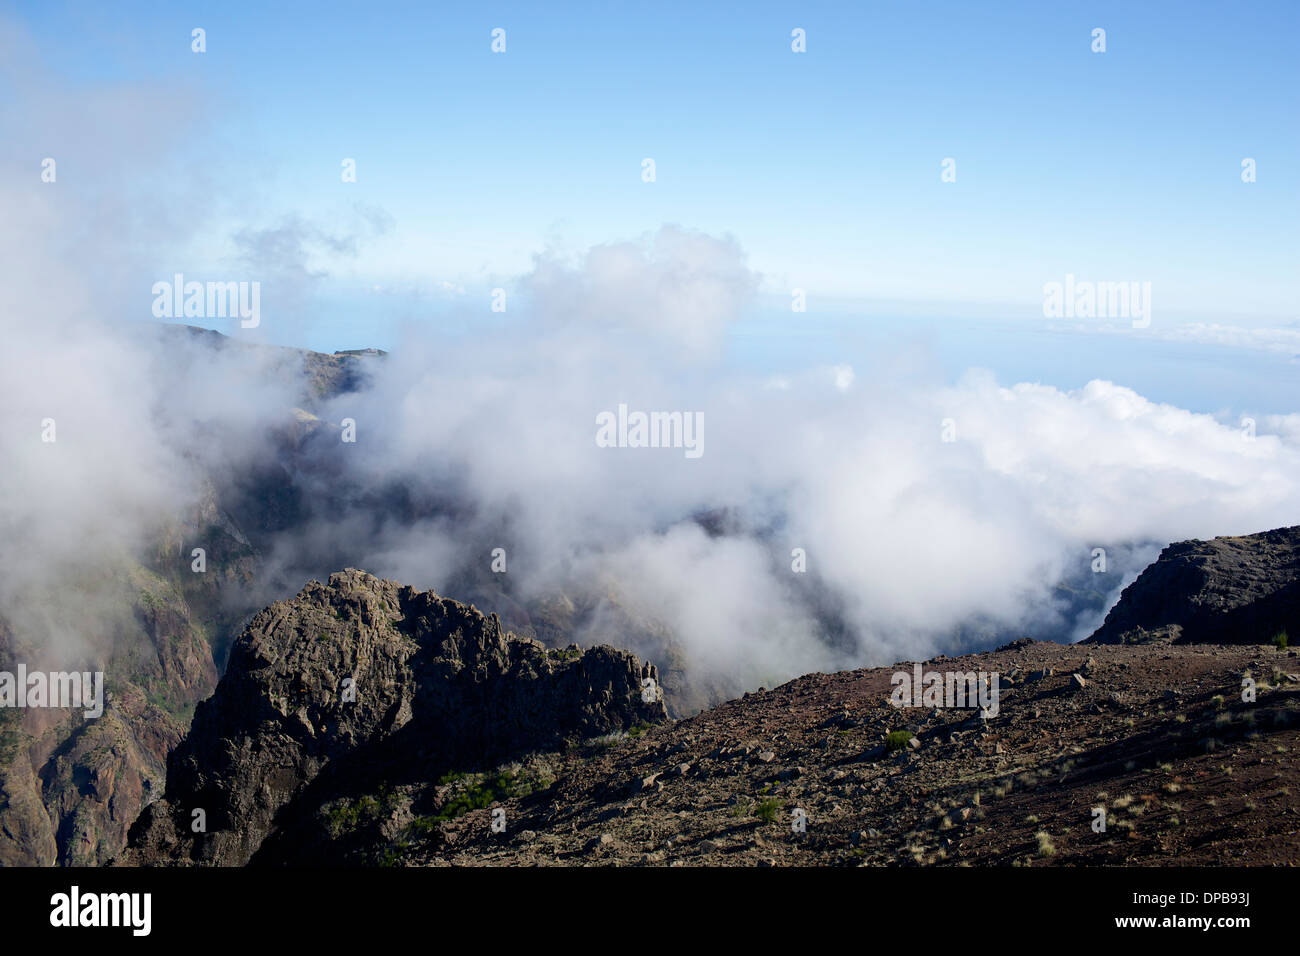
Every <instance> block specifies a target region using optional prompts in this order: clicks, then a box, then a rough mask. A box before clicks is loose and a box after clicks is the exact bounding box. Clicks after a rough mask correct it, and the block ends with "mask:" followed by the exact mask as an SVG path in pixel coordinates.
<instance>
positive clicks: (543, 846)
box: [388, 641, 1300, 866]
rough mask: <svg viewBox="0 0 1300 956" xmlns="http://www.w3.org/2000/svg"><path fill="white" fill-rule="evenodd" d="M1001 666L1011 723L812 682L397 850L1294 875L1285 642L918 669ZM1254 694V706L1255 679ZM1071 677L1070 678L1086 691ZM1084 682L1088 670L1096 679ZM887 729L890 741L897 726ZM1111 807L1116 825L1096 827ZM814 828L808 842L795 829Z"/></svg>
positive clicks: (946, 661)
mask: <svg viewBox="0 0 1300 956" xmlns="http://www.w3.org/2000/svg"><path fill="white" fill-rule="evenodd" d="M924 668H925V670H926V671H930V670H939V671H948V670H954V671H962V672H965V671H976V672H978V671H987V672H998V673H1000V675H1001V676H1000V681H1001V685H1002V692H1001V700H1000V712H999V713H998V715H997V716H996V717H994V718H991V719H987V720H984V719H981V718H980V717H979V716H978V714H977V713H976V712H973V711H969V710H956V709H944V708H916V709H910V708H904V709H899V708H895V707H894V706H893V705H892V704H891V703H890V702H889V696H890V692H891V677H892V675H893V674H894V673H895V672H897V671H906V672H911V670H912V665H911V663H910V662H904V663H900V664H897V665H895V666H894V667H887V668H876V669H872V670H860V671H852V672H845V673H839V674H831V675H826V674H811V675H808V676H806V677H801V678H799V679H797V680H794V681H791V682H790V683H788V684H786V685H784V686H782V687H779V688H776V689H775V690H770V691H761V692H759V693H755V694H747V695H745V697H743V698H742V699H740V700H735V701H731V702H729V703H727V704H725V705H723V706H721V707H718V708H715V709H713V710H710V711H706V712H704V713H702V714H699V715H697V716H695V717H693V718H690V719H688V720H683V721H679V722H677V723H675V724H672V725H670V726H664V727H656V728H653V729H650V730H649V731H647V732H646V733H644V734H642V735H640V736H636V737H630V738H622V739H617V740H611V741H607V742H604V746H593V747H590V748H588V749H587V750H586V751H584V752H581V753H575V754H570V755H567V756H556V757H554V758H552V767H553V771H554V774H555V781H554V783H552V784H551V785H550V786H549V787H548V788H546V789H545V790H544V791H542V792H540V793H531V794H528V795H526V796H522V797H503V798H502V799H500V800H499V802H498V803H496V804H495V809H499V810H501V811H502V812H503V815H504V819H505V820H507V821H508V827H507V829H506V830H505V832H495V831H494V830H493V828H492V826H491V822H492V813H493V809H494V807H485V808H480V809H474V810H471V811H469V812H467V813H465V814H464V815H462V816H460V817H458V818H456V819H454V820H451V821H442V822H439V823H438V825H437V826H436V827H430V828H428V829H427V830H426V831H425V832H424V833H423V834H422V835H421V837H420V839H418V840H415V841H408V842H404V843H402V844H393V845H391V846H390V848H389V856H388V859H389V860H390V861H391V862H394V863H399V864H403V865H454V866H480V865H494V866H557V865H584V864H597V865H630V866H681V865H688V866H696V865H707V866H719V865H721V866H773V865H781V866H804V865H818V866H827V865H830V866H859V865H887V866H892V865H901V866H917V865H958V866H961V865H1001V866H1007V865H1010V866H1022V865H1027V866H1046V865H1061V864H1065V865H1123V864H1147V865H1171V864H1188V865H1207V866H1210V865H1212V866H1219V865H1244V864H1251V865H1275V864H1283V865H1288V864H1289V865H1294V864H1295V863H1296V862H1297V861H1300V814H1298V813H1297V794H1298V793H1300V673H1298V672H1300V660H1297V659H1296V656H1295V652H1294V651H1280V650H1278V649H1276V648H1273V647H1242V646H1230V647H1224V646H1211V645H1200V646H1195V647H1169V646H1160V645H1144V646H1102V647H1095V648H1084V647H1081V646H1079V645H1075V646H1067V645H1060V644H1053V643H1046V642H1032V641H1023V642H1018V643H1017V644H1016V645H1013V646H1008V647H1006V648H1004V649H1002V650H999V651H996V652H992V653H986V654H979V655H972V656H969V657H964V658H956V659H954V658H941V659H936V660H933V661H929V662H926V663H925V665H924ZM1245 673H1249V674H1251V675H1253V677H1254V679H1256V680H1257V681H1258V682H1259V684H1258V688H1257V696H1256V699H1255V700H1254V701H1253V702H1250V703H1247V702H1245V701H1243V700H1242V688H1241V685H1242V675H1243V674H1245ZM1076 675H1077V678H1076ZM1085 675H1086V676H1085ZM891 734H892V735H894V736H893V737H892V740H891V736H890V735H891ZM1094 808H1103V809H1104V811H1105V814H1106V824H1107V825H1106V829H1105V832H1096V831H1094V829H1093V824H1094V821H1095V820H1097V819H1099V817H1098V816H1097V815H1096V811H1095V809H1094ZM801 819H802V832H798V831H799V829H800V828H799V827H797V826H796V824H797V823H798V822H800V820H801Z"/></svg>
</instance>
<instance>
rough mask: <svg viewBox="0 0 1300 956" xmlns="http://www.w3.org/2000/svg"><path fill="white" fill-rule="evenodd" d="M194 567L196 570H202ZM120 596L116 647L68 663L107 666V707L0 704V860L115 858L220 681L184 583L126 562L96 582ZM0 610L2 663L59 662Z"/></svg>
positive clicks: (106, 595)
mask: <svg viewBox="0 0 1300 956" xmlns="http://www.w3.org/2000/svg"><path fill="white" fill-rule="evenodd" d="M195 577H197V576H195ZM94 593H95V594H96V596H98V597H99V598H100V599H101V601H102V602H103V606H110V607H111V606H114V605H115V604H120V605H121V606H122V607H123V613H122V614H120V615H119V616H118V618H119V619H118V620H117V622H116V626H115V630H114V634H115V637H116V642H115V643H114V644H113V646H111V647H107V648H105V647H103V646H95V647H90V648H87V650H86V652H85V657H84V658H83V659H80V660H78V661H76V662H75V665H76V666H75V667H74V668H73V669H77V670H91V671H97V670H102V671H103V672H104V691H105V695H106V697H107V701H106V703H105V706H104V712H103V714H102V715H101V716H100V717H98V718H96V719H86V718H85V717H84V716H83V711H82V709H80V708H72V709H62V708H28V709H21V710H20V709H16V708H15V709H4V710H0V865H17V866H48V865H52V864H65V865H98V864H103V863H106V862H108V861H109V860H112V859H113V858H114V857H116V856H117V855H118V854H119V853H120V852H121V848H122V846H123V845H124V843H125V840H126V833H127V829H128V828H129V827H130V826H131V824H132V823H133V822H134V821H135V819H136V817H138V816H139V813H140V810H141V808H142V807H143V806H144V805H145V804H146V803H147V802H148V801H149V800H150V799H152V798H153V797H154V796H156V795H157V794H158V793H160V792H161V790H162V783H163V778H164V772H165V767H166V759H167V753H168V751H169V750H171V749H172V747H174V746H176V744H177V743H178V742H179V741H180V739H181V737H182V736H183V735H184V732H185V726H186V724H187V723H188V721H189V716H190V712H191V710H192V708H193V707H194V705H195V704H196V703H197V702H198V701H199V700H200V699H201V698H203V697H206V696H207V695H208V694H210V693H211V692H212V688H213V687H215V686H216V681H217V670H216V666H215V664H214V662H213V659H212V652H211V649H210V647H209V644H208V642H207V639H206V637H205V626H204V622H203V620H202V619H201V618H200V617H199V616H198V615H197V614H196V613H195V612H194V610H193V608H192V607H191V605H190V603H189V601H188V600H187V599H186V596H185V594H184V593H183V591H182V589H181V588H180V587H179V586H177V585H176V584H175V582H173V581H169V580H166V579H164V578H162V577H160V576H159V575H157V574H155V573H153V572H151V571H149V570H148V569H146V568H144V567H141V566H138V565H123V566H122V567H121V568H119V569H117V570H115V571H114V572H113V573H111V574H108V575H107V576H106V580H105V581H104V582H101V584H100V585H99V590H97V591H95V592H94ZM42 650H43V649H42V648H40V647H34V646H31V645H30V644H28V643H25V642H24V641H23V640H22V638H21V637H20V636H19V635H17V634H15V633H14V632H13V631H12V630H11V629H10V628H9V627H8V625H7V624H6V623H5V622H4V621H3V620H0V670H5V671H9V672H11V673H12V672H13V670H14V668H15V667H16V665H17V664H18V663H19V662H21V663H24V664H26V665H28V666H30V667H33V668H36V669H44V668H46V667H51V668H54V669H62V668H63V667H64V666H66V665H67V662H66V661H63V660H58V659H54V658H50V657H48V656H43V653H42Z"/></svg>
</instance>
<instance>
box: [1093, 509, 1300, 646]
mask: <svg viewBox="0 0 1300 956" xmlns="http://www.w3.org/2000/svg"><path fill="white" fill-rule="evenodd" d="M1282 632H1287V633H1289V634H1290V635H1294V636H1300V527H1292V528H1277V529H1275V530H1273V531H1266V532H1263V533H1262V534H1252V535H1245V536H1242V537H1223V538H1214V539H1213V540H1211V541H1180V542H1178V543H1177V544H1171V545H1169V547H1167V548H1165V549H1164V550H1163V551H1162V552H1161V553H1160V557H1159V558H1158V559H1157V560H1156V561H1155V562H1154V563H1153V564H1151V565H1150V566H1149V567H1148V568H1147V569H1146V570H1145V571H1143V572H1142V574H1141V575H1140V576H1139V577H1138V579H1137V580H1136V581H1134V582H1133V583H1132V584H1131V585H1129V586H1128V587H1127V588H1125V589H1124V592H1123V594H1122V595H1121V596H1120V599H1119V602H1118V603H1117V604H1116V605H1115V607H1113V608H1112V609H1111V611H1110V613H1109V614H1107V615H1106V620H1105V623H1103V624H1102V626H1101V627H1100V628H1099V629H1098V630H1097V631H1096V633H1094V634H1093V635H1092V636H1091V637H1090V638H1088V642H1089V643H1093V644H1124V643H1134V642H1143V641H1151V640H1168V641H1174V642H1178V643H1220V644H1263V643H1267V642H1269V641H1271V640H1272V639H1273V638H1274V637H1276V636H1277V635H1278V634H1280V633H1282Z"/></svg>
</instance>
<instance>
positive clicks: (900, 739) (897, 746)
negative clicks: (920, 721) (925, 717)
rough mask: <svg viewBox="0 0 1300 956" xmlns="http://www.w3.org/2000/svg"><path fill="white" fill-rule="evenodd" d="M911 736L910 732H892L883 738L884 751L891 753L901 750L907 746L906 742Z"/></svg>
mask: <svg viewBox="0 0 1300 956" xmlns="http://www.w3.org/2000/svg"><path fill="white" fill-rule="evenodd" d="M913 736H914V734H913V733H912V732H911V731H910V730H895V731H892V732H891V733H890V735H889V736H888V737H886V738H885V749H886V750H888V751H890V752H891V753H892V752H893V751H895V750H902V749H903V748H904V747H906V746H907V744H908V741H910V740H911V739H912V737H913Z"/></svg>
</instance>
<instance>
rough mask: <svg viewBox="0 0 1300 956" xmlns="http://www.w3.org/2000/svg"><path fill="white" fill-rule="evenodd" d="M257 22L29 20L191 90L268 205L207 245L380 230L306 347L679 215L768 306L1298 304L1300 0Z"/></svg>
mask: <svg viewBox="0 0 1300 956" xmlns="http://www.w3.org/2000/svg"><path fill="white" fill-rule="evenodd" d="M264 6H265V5H263V4H251V3H238V2H229V0H223V2H220V3H197V4H186V5H184V7H182V6H181V5H178V4H174V3H153V4H149V3H122V4H113V5H111V6H102V5H98V4H87V3H72V4H65V3H57V2H40V3H25V2H24V3H19V4H18V16H19V19H20V21H21V22H22V23H23V25H24V26H25V28H26V30H27V31H29V33H30V34H31V37H32V39H33V41H34V43H35V45H36V48H37V49H38V50H39V52H40V56H41V58H42V59H43V61H44V63H45V65H46V67H48V68H49V69H50V70H51V71H52V72H53V73H55V74H56V75H58V76H59V77H61V78H62V80H63V81H64V82H66V83H67V84H68V85H69V86H71V87H74V88H75V87H77V86H85V87H87V88H90V87H94V86H103V85H129V84H156V85H163V86H175V87H176V88H183V89H187V90H190V91H193V92H194V94H195V95H196V97H197V102H198V103H200V104H201V107H200V115H198V116H191V117H188V118H187V119H188V120H189V121H191V122H192V123H193V125H192V126H190V127H188V128H187V130H188V131H187V133H186V135H187V136H190V137H192V139H191V141H190V142H189V143H188V148H189V150H190V154H191V163H192V165H193V166H196V167H198V168H200V169H201V170H202V172H203V174H204V175H205V176H206V177H209V178H210V183H211V188H212V190H213V191H214V193H215V194H221V195H226V194H229V195H234V194H251V195H255V196H256V197H257V202H256V214H255V219H256V221H255V222H251V223H250V211H249V209H248V208H226V209H220V210H218V211H215V212H213V213H212V216H213V221H212V222H211V223H210V225H209V227H208V229H207V232H206V235H207V240H206V243H200V246H201V247H202V248H203V250H205V251H204V252H201V253H199V257H200V259H201V258H202V256H203V255H209V256H210V257H211V258H212V259H214V260H215V259H217V258H219V257H220V256H221V255H222V254H223V252H224V251H225V244H226V243H227V242H228V239H229V236H230V235H231V234H232V233H233V232H235V231H237V230H239V229H241V228H250V227H257V226H269V225H271V224H272V223H274V222H275V221H276V220H277V218H278V217H286V216H294V217H303V218H304V219H306V220H308V221H312V222H320V223H337V222H340V221H341V217H343V216H344V211H345V210H351V209H355V208H357V207H358V206H363V207H365V208H371V209H382V210H383V211H384V212H385V213H386V214H387V215H388V216H389V217H390V220H391V228H390V230H389V231H388V232H387V233H386V234H384V235H380V236H373V237H370V238H369V239H367V240H366V241H365V242H363V243H361V244H360V245H359V247H358V251H357V253H356V255H355V256H354V257H344V258H342V259H341V260H340V261H336V262H329V263H324V264H322V266H321V268H322V270H326V271H328V272H329V274H330V276H331V280H330V281H331V283H332V284H331V285H330V287H329V290H328V292H327V294H326V296H325V300H324V301H323V302H322V303H321V304H320V307H319V309H318V312H319V315H320V317H321V319H320V325H319V327H318V328H317V329H315V330H314V331H313V332H312V333H311V336H310V337H311V342H310V344H313V345H315V346H316V347H325V346H328V345H331V344H333V345H335V346H336V347H347V346H351V345H355V344H362V343H359V342H358V341H357V338H358V336H357V335H355V334H348V335H345V334H344V331H348V332H350V333H355V331H356V330H355V328H353V329H350V330H340V328H339V327H338V323H339V322H342V323H344V324H345V325H346V324H347V323H353V322H354V321H355V316H356V315H357V314H358V312H359V311H361V312H365V311H366V310H367V309H369V308H370V306H369V305H367V303H368V302H370V301H371V300H369V298H368V297H369V295H370V294H371V292H372V291H373V289H374V287H375V286H376V285H379V286H382V287H383V288H384V289H385V290H387V291H389V292H391V291H392V290H394V289H398V290H403V289H405V290H422V291H427V290H428V289H430V288H436V287H438V285H439V284H444V283H445V285H446V287H447V288H451V289H464V290H467V293H468V294H471V295H477V294H478V293H479V292H480V291H481V290H484V289H487V288H491V287H492V286H494V285H497V284H504V283H507V282H508V280H509V277H512V276H516V275H519V274H521V273H523V272H526V271H527V270H528V269H529V267H530V265H531V262H532V256H533V255H534V254H535V253H537V252H539V251H541V250H542V249H544V248H547V247H556V248H560V249H564V250H571V251H578V250H582V249H585V248H587V247H589V246H591V245H593V244H595V243H600V242H607V241H612V240H621V239H628V238H633V237H636V236H639V235H642V234H645V233H648V232H651V231H653V230H655V229H657V228H659V227H660V226H661V225H662V224H664V223H678V224H680V225H682V226H685V227H688V228H693V229H700V230H703V231H705V232H708V233H711V234H714V235H722V234H731V235H733V236H734V237H735V238H736V240H737V241H738V242H739V243H740V245H741V246H742V247H743V249H744V250H745V251H746V253H747V255H748V259H749V264H750V266H751V267H752V268H754V269H755V270H757V271H758V272H760V273H762V275H763V276H764V286H763V291H764V292H765V293H766V294H768V295H770V296H771V298H770V300H768V303H767V304H768V305H769V306H770V307H772V308H778V307H779V306H780V304H781V303H782V302H783V301H788V295H789V293H788V290H789V289H790V288H792V287H802V288H806V289H807V290H808V294H809V298H810V303H811V305H810V307H811V308H814V309H815V308H823V309H827V310H834V311H837V312H838V313H840V314H866V313H872V312H873V311H874V312H875V313H881V314H883V313H888V314H890V315H896V314H901V313H907V312H915V311H917V310H919V311H920V312H922V313H924V314H926V315H928V316H931V317H934V318H941V317H943V316H946V315H951V314H972V315H980V316H985V317H988V318H1006V319H1023V318H1033V317H1035V316H1036V315H1039V316H1040V315H1041V301H1042V286H1043V283H1044V282H1047V281H1052V280H1059V279H1061V278H1062V277H1063V276H1064V274H1065V273H1067V272H1069V273H1073V274H1075V275H1078V276H1080V277H1084V278H1093V279H1096V280H1128V279H1135V280H1136V279H1141V280H1147V281H1151V282H1152V283H1153V286H1154V288H1155V289H1156V293H1155V294H1156V295H1157V296H1158V302H1159V308H1160V316H1161V320H1162V322H1166V323H1177V322H1213V323H1218V322H1243V323H1248V324H1250V323H1253V324H1263V325H1270V326H1286V325H1289V324H1291V323H1295V322H1296V320H1297V318H1298V317H1297V314H1296V303H1297V301H1300V298H1298V296H1297V292H1300V279H1298V278H1297V277H1298V276H1300V269H1297V268H1296V264H1297V261H1300V230H1297V228H1296V223H1297V221H1298V217H1300V201H1298V200H1300V175H1298V174H1300V169H1298V168H1297V167H1298V165H1300V158H1298V157H1300V148H1298V147H1300V126H1298V124H1297V119H1298V118H1300V115H1298V111H1297V105H1298V104H1297V100H1298V99H1300V67H1298V66H1297V63H1298V62H1300V58H1297V57H1296V56H1295V50H1296V49H1297V41H1298V40H1300V29H1298V28H1300V4H1296V3H1292V2H1263V3H1251V4H1230V3H1195V2H1160V3H1137V4H1135V3H1127V2H1126V3H1071V2H1059V3H1058V2H1049V3H1043V2H1029V3H996V4H971V3H967V2H952V3H933V2H913V0H883V2H859V3H834V4H831V3H822V4H807V3H800V4H792V3H791V4H771V3H729V4H699V3H680V4H679V3H656V4H636V3H592V4H578V3H563V4H482V5H479V4H474V5H468V4H467V5H463V6H462V7H460V8H455V9H448V8H446V7H445V6H444V5H435V4H428V3H380V2H376V3H371V4H365V5H353V4H337V5H336V4H329V3H290V4H276V5H275V9H274V10H266V9H262V8H263V7H264ZM196 26H199V27H203V28H204V29H205V30H206V31H207V52H206V53H204V54H203V55H196V54H193V53H192V52H191V51H190V39H189V37H190V30H191V28H193V27H196ZM495 27H501V28H504V29H505V30H506V31H507V34H506V36H507V50H506V52H505V53H504V54H500V55H497V54H493V53H492V52H491V50H490V42H491V37H490V32H491V30H492V29H493V28H495ZM795 27H800V28H803V29H804V30H806V32H807V46H808V50H807V53H804V54H794V53H792V52H791V49H790V42H791V41H790V32H791V30H792V29H793V28H795ZM1095 27H1102V28H1104V29H1105V30H1106V43H1107V50H1106V52H1105V53H1102V54H1097V53H1093V52H1092V51H1091V49H1090V44H1091V32H1092V30H1093V29H1094V28H1095ZM171 121H172V118H169V117H159V122H160V123H168V122H171ZM345 157H351V158H355V159H356V161H357V170H358V181H357V182H356V183H355V184H344V183H342V182H341V181H340V176H339V171H340V162H341V160H342V159H343V158H345ZM645 157H651V158H653V159H654V160H655V162H656V165H657V181H656V182H655V183H653V184H647V183H644V182H642V181H641V176H640V172H641V161H642V159H643V158H645ZM947 157H951V158H953V159H955V160H956V170H957V181H956V182H953V183H943V182H941V179H940V171H941V170H940V164H941V162H942V160H944V159H945V158H947ZM1245 157H1251V158H1253V159H1254V160H1255V161H1256V163H1257V168H1258V181H1257V182H1255V183H1253V184H1244V183H1242V181H1241V178H1240V171H1241V161H1242V159H1243V158H1245ZM376 311H377V310H376ZM360 337H361V338H363V339H368V340H367V341H366V342H365V343H364V344H370V343H371V341H374V340H375V339H376V338H378V339H383V338H384V335H383V333H381V332H379V331H378V330H376V333H375V335H373V336H369V337H367V336H365V335H362V336H360ZM344 339H346V341H345V340H344ZM302 344H308V343H302ZM379 344H384V343H383V342H382V341H381V342H380V343H379ZM1292 368H1294V366H1293V367H1292Z"/></svg>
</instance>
